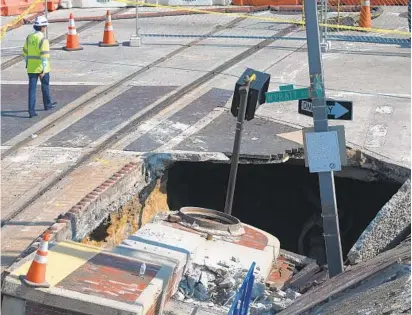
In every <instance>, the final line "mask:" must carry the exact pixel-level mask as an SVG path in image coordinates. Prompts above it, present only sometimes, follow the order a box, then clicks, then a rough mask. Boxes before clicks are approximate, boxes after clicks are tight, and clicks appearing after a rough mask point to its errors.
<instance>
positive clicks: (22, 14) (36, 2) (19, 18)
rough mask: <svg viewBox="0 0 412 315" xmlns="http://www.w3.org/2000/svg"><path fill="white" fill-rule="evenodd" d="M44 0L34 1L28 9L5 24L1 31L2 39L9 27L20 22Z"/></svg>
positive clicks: (0, 37) (0, 38) (0, 36)
mask: <svg viewBox="0 0 412 315" xmlns="http://www.w3.org/2000/svg"><path fill="white" fill-rule="evenodd" d="M43 1H44V0H36V1H34V2H33V3H32V4H31V5H30V6H29V7H28V8H27V9H26V10H24V11H23V13H21V14H20V15H18V16H17V17H16V18H15V19H14V20H12V21H11V22H10V23H7V24H6V25H3V26H2V27H1V31H0V32H1V33H0V41H2V40H3V38H4V36H5V35H6V32H7V30H8V28H9V27H12V26H14V25H16V24H17V23H19V22H20V21H21V20H23V19H24V18H25V17H26V16H27V15H29V13H30V12H31V11H32V10H33V8H34V7H35V6H36V5H37V4H38V3H40V2H43Z"/></svg>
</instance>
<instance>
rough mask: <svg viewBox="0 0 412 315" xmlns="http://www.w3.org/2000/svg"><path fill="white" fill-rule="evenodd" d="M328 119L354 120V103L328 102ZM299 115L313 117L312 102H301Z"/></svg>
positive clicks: (307, 100) (308, 100) (329, 100)
mask: <svg viewBox="0 0 412 315" xmlns="http://www.w3.org/2000/svg"><path fill="white" fill-rule="evenodd" d="M326 107H327V109H328V119H337V120H352V114H353V103H352V102H349V101H337V100H332V99H328V100H326ZM298 112H299V114H303V115H306V116H310V117H313V110H312V100H311V99H304V100H299V107H298Z"/></svg>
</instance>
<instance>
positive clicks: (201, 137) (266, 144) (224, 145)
mask: <svg viewBox="0 0 412 315" xmlns="http://www.w3.org/2000/svg"><path fill="white" fill-rule="evenodd" d="M235 128H236V119H235V118H234V117H233V116H232V114H231V113H229V112H225V113H224V114H222V115H221V116H220V117H218V118H217V119H216V120H214V121H213V122H212V123H211V124H209V125H208V126H206V127H205V128H204V129H202V130H200V131H199V132H197V133H195V134H194V135H193V136H191V137H189V138H187V139H186V140H184V141H183V142H181V143H180V144H179V145H178V146H177V147H175V149H176V150H187V151H209V152H224V153H231V152H232V149H233V141H234V135H235ZM295 130H296V129H295V128H292V127H288V126H285V125H282V124H279V123H275V122H272V121H269V120H266V119H263V118H255V119H254V120H251V121H249V122H245V125H244V129H243V138H242V146H241V154H245V155H265V156H270V155H277V154H284V153H285V151H286V150H291V149H296V148H299V147H301V145H299V144H298V143H296V142H292V141H289V140H286V139H284V138H281V137H278V136H277V134H282V133H285V132H291V131H295Z"/></svg>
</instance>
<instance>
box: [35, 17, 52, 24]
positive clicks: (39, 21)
mask: <svg viewBox="0 0 412 315" xmlns="http://www.w3.org/2000/svg"><path fill="white" fill-rule="evenodd" d="M47 25H49V21H47V19H46V18H45V17H44V16H38V17H36V19H35V20H34V26H47Z"/></svg>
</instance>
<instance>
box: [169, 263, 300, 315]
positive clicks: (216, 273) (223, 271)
mask: <svg viewBox="0 0 412 315" xmlns="http://www.w3.org/2000/svg"><path fill="white" fill-rule="evenodd" d="M247 272H248V270H247V269H245V268H243V266H242V265H241V264H240V262H239V259H234V257H232V259H231V260H230V261H218V262H214V263H213V262H212V261H210V260H209V259H205V261H204V263H203V264H198V263H196V262H192V264H191V265H190V266H189V267H188V268H187V270H186V272H185V275H184V277H183V279H182V281H181V282H180V284H179V289H178V293H176V294H175V296H174V299H175V300H178V301H184V302H186V303H194V304H196V305H199V306H200V307H213V308H219V309H221V310H222V309H223V310H226V311H227V310H229V308H230V306H231V304H232V302H233V299H234V297H235V295H236V293H237V291H238V290H239V288H240V286H241V285H242V283H243V281H244V278H245V276H246V274H247ZM254 275H255V282H254V285H253V288H252V294H251V304H250V314H251V315H272V314H276V312H279V311H281V310H284V309H285V308H286V307H288V306H289V305H291V304H292V303H293V302H294V300H295V299H296V298H298V297H299V296H300V293H298V292H295V291H293V290H292V289H288V290H286V291H282V290H279V289H276V288H275V289H274V291H271V290H267V288H266V284H265V278H264V277H262V276H261V274H260V270H259V269H258V268H255V272H254Z"/></svg>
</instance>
